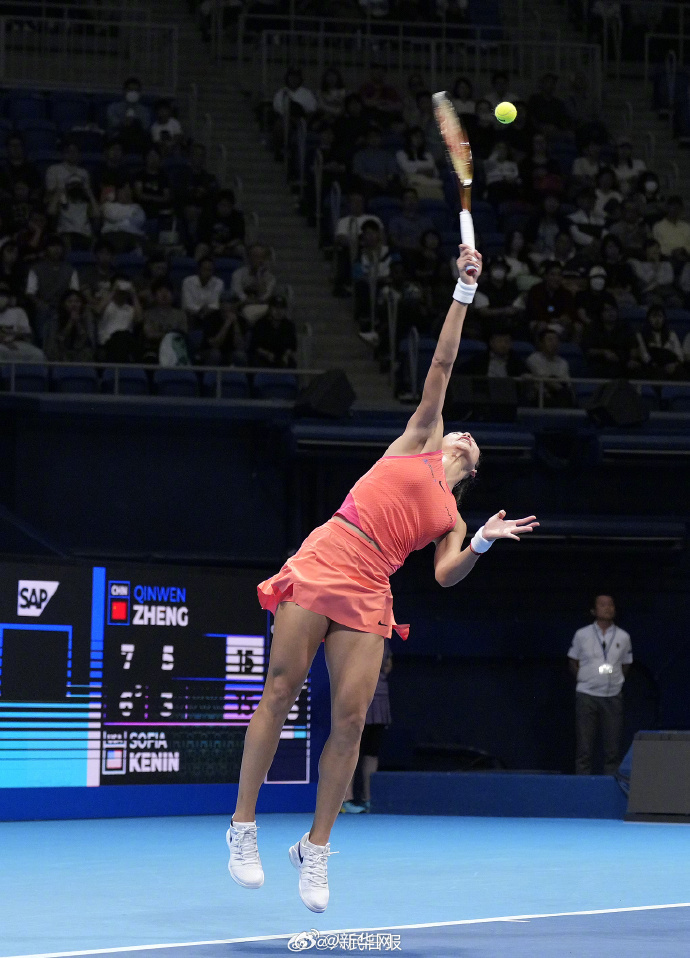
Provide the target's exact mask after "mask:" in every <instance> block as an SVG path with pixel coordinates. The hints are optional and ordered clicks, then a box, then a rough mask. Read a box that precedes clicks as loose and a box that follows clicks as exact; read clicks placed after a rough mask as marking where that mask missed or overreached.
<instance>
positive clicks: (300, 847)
mask: <svg viewBox="0 0 690 958" xmlns="http://www.w3.org/2000/svg"><path fill="white" fill-rule="evenodd" d="M297 854H298V855H299V863H300V865H301V864H302V862H303V861H304V859H303V858H302V842H298V843H297Z"/></svg>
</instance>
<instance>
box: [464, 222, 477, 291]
mask: <svg viewBox="0 0 690 958" xmlns="http://www.w3.org/2000/svg"><path fill="white" fill-rule="evenodd" d="M460 236H461V238H462V241H463V243H464V244H465V245H466V246H471V247H472V249H474V248H475V246H474V223H473V221H472V214H471V213H470V212H469V210H460ZM466 272H467V275H468V276H476V275H477V267H476V266H468V267H467V270H466Z"/></svg>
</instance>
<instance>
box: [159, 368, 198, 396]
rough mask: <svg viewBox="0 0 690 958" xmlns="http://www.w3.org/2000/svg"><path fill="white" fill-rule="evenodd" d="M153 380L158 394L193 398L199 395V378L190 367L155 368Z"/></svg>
mask: <svg viewBox="0 0 690 958" xmlns="http://www.w3.org/2000/svg"><path fill="white" fill-rule="evenodd" d="M153 381H154V384H155V386H156V392H157V393H158V395H159V396H180V397H186V398H194V397H196V396H198V395H199V380H198V379H197V376H196V373H193V372H192V370H191V369H184V368H176V367H173V368H170V369H157V370H156V371H155V372H154V374H153Z"/></svg>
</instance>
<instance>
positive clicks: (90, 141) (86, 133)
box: [69, 130, 105, 164]
mask: <svg viewBox="0 0 690 958" xmlns="http://www.w3.org/2000/svg"><path fill="white" fill-rule="evenodd" d="M69 138H70V140H74V142H75V143H76V144H77V145H78V146H79V149H80V150H81V152H82V154H89V153H90V154H91V155H92V156H97V157H98V162H99V164H100V163H101V162H102V160H101V154H102V153H103V149H104V147H105V133H103V131H102V130H70V133H69Z"/></svg>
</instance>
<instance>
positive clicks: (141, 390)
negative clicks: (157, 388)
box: [101, 366, 149, 396]
mask: <svg viewBox="0 0 690 958" xmlns="http://www.w3.org/2000/svg"><path fill="white" fill-rule="evenodd" d="M101 388H102V390H103V392H104V393H114V392H115V370H114V369H112V368H111V367H108V368H107V369H104V370H103V379H102V385H101ZM117 394H118V395H119V396H148V394H149V380H148V376H147V375H146V371H145V370H143V369H137V368H136V367H134V368H130V367H129V366H121V367H120V368H119V369H118V371H117Z"/></svg>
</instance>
